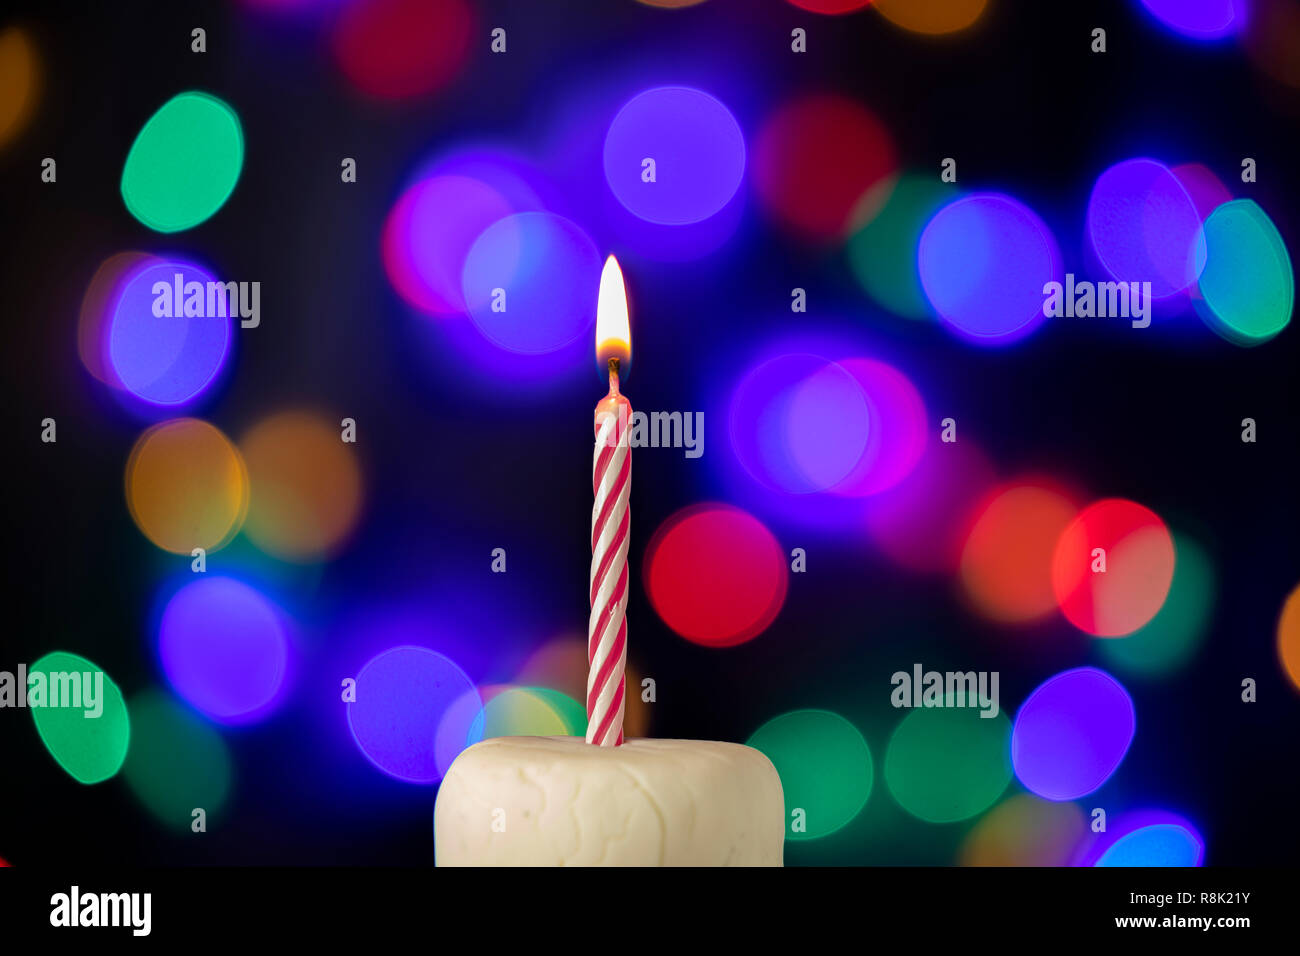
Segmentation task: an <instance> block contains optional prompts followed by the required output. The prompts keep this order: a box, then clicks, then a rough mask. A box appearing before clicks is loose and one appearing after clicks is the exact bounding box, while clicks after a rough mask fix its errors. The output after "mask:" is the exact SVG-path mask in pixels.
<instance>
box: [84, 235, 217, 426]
mask: <svg viewBox="0 0 1300 956" xmlns="http://www.w3.org/2000/svg"><path fill="white" fill-rule="evenodd" d="M178 276H179V279H178V278H177V277H178ZM178 283H179V286H180V290H181V291H180V293H179V297H180V298H181V303H182V306H183V308H184V309H185V311H186V312H189V311H190V305H189V303H191V302H193V303H195V304H197V302H198V301H199V300H198V299H197V298H196V299H191V296H201V297H202V302H203V306H202V310H201V311H202V312H203V313H204V314H202V315H192V314H183V315H178V314H176V313H175V311H174V309H175V304H176V303H175V300H176V299H177V297H178V293H177V292H176V288H177V284H178ZM209 283H213V284H215V283H216V280H215V279H214V278H213V276H212V274H211V273H210V272H208V271H207V270H206V269H204V268H202V267H200V266H198V265H196V264H194V263H192V262H187V261H185V260H183V259H161V258H157V257H153V256H150V257H148V258H146V259H144V260H142V261H139V262H137V263H136V264H135V265H134V266H133V267H132V268H131V269H129V271H127V273H126V274H125V275H124V276H123V278H122V279H121V280H120V282H118V283H116V284H115V285H114V292H115V296H114V298H113V299H112V300H111V307H110V313H109V319H108V328H107V337H106V348H107V356H108V364H109V365H110V366H111V368H112V383H115V384H117V385H120V386H121V387H122V388H124V389H126V390H127V391H128V392H130V393H131V394H132V395H134V396H136V397H137V398H141V399H143V400H144V401H146V402H148V403H150V404H152V405H162V406H179V405H185V404H187V403H189V402H191V401H194V400H195V399H197V398H199V397H200V396H201V395H202V394H203V393H204V392H206V391H208V390H209V389H210V387H211V386H212V385H213V383H214V382H215V381H216V379H217V376H218V375H219V374H220V373H221V371H222V370H223V369H224V367H225V365H226V361H227V359H228V357H229V353H230V347H231V343H232V334H231V330H232V328H233V326H234V324H235V323H236V322H238V321H239V318H238V316H237V315H236V317H234V318H231V317H229V316H225V317H223V316H221V315H219V314H217V312H218V309H217V308H216V306H217V305H218V304H219V302H218V300H220V302H222V303H227V302H228V300H227V299H226V298H225V296H224V293H223V294H222V295H221V296H218V295H215V294H213V295H211V296H209V294H208V290H209V289H210V288H213V289H214V290H215V288H216V286H215V285H214V286H211V287H210V286H209ZM223 288H224V287H223ZM209 302H211V303H212V305H211V306H209V304H208V303H209ZM159 303H164V305H162V306H160V305H159ZM235 308H236V311H237V310H238V303H236V306H235ZM159 311H165V312H167V313H170V314H164V315H158V314H157V313H158V312H159ZM227 311H229V308H228V304H227Z"/></svg>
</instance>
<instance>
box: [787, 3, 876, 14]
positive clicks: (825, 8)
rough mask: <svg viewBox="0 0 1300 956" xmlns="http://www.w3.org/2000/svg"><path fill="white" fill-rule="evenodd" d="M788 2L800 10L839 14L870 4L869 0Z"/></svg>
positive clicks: (851, 11)
mask: <svg viewBox="0 0 1300 956" xmlns="http://www.w3.org/2000/svg"><path fill="white" fill-rule="evenodd" d="M790 2H791V3H792V4H794V5H795V6H796V7H799V8H800V9H801V10H808V11H811V12H812V13H830V14H840V13H853V12H854V11H855V10H861V9H863V8H864V7H866V6H867V5H868V4H870V3H871V0H790Z"/></svg>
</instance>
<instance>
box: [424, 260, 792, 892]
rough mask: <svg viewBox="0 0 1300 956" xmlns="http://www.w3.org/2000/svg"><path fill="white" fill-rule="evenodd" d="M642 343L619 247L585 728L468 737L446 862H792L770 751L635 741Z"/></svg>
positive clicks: (457, 770)
mask: <svg viewBox="0 0 1300 956" xmlns="http://www.w3.org/2000/svg"><path fill="white" fill-rule="evenodd" d="M631 342H632V339H631V333H630V331H629V328H628V319H627V297H626V294H625V293H624V290H623V273H622V272H621V271H620V270H619V268H618V263H617V262H616V261H615V260H614V257H613V256H610V258H609V259H608V261H606V263H605V269H604V272H602V273H601V277H600V301H599V305H598V307H597V315H596V355H597V356H598V358H599V360H600V361H601V362H602V363H603V364H604V366H605V367H606V368H608V369H609V394H608V395H607V396H605V398H604V399H603V400H602V401H601V402H600V404H599V405H597V406H596V449H595V456H594V458H595V461H594V465H593V468H592V485H593V487H594V490H595V498H596V500H595V503H594V505H593V506H592V510H591V618H590V620H589V622H588V636H589V641H588V659H589V667H588V673H587V736H586V739H583V738H582V737H569V736H563V737H493V738H490V739H488V740H481V741H479V742H478V743H476V744H474V745H473V746H470V747H467V748H466V749H465V750H464V752H462V753H461V754H460V756H458V757H457V758H456V760H455V761H454V762H453V763H452V765H451V767H450V768H449V769H448V770H447V776H446V778H445V779H444V780H443V781H442V785H441V787H439V789H438V800H437V803H436V804H435V805H434V811H433V834H434V837H433V838H434V852H435V855H436V857H437V862H438V865H439V866H780V865H781V861H782V850H783V847H784V837H785V834H784V830H785V798H784V795H783V793H782V791H781V778H780V777H778V776H777V773H776V768H775V767H773V766H772V762H771V761H770V760H768V759H767V758H766V757H765V756H763V754H761V753H759V752H758V751H757V750H754V749H753V748H752V747H745V746H742V745H740V744H733V743H721V742H718V741H713V740H662V739H654V738H648V737H641V738H637V739H635V740H629V741H627V742H626V743H624V742H623V699H624V696H623V695H624V693H625V687H624V678H623V668H624V663H625V662H626V660H627V619H626V612H627V593H628V573H627V546H628V493H629V491H630V490H631V487H632V458H631V453H630V451H629V446H628V427H629V425H630V423H631V416H632V407H631V405H630V404H629V403H628V400H627V399H626V398H624V397H623V396H622V395H621V394H620V393H619V389H618V384H619V383H618V373H619V369H620V367H623V366H624V365H625V363H626V362H627V361H628V360H629V359H630V358H631V355H632V345H631ZM593 744H595V745H597V746H592V745H593Z"/></svg>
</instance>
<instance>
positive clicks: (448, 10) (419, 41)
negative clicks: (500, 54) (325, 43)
mask: <svg viewBox="0 0 1300 956" xmlns="http://www.w3.org/2000/svg"><path fill="white" fill-rule="evenodd" d="M474 29H475V23H474V15H473V11H472V10H471V8H470V6H469V4H467V3H466V2H465V0H348V2H347V4H346V6H345V7H344V8H343V11H342V13H341V14H340V16H339V18H338V20H337V22H336V23H335V26H334V34H333V40H332V42H333V48H334V56H335V59H336V60H337V61H338V64H339V68H340V69H341V70H342V71H343V74H344V76H346V77H347V78H348V79H349V80H350V81H351V82H352V84H353V85H354V86H356V88H357V89H359V90H360V91H361V92H362V93H364V94H366V95H368V96H372V97H375V98H377V99H384V100H407V99H413V98H417V97H422V96H425V95H428V94H430V93H433V92H434V91H436V90H438V89H441V88H442V87H444V86H446V85H447V84H448V83H449V82H450V81H451V80H452V79H453V78H454V77H455V76H456V75H457V74H458V73H459V72H460V71H461V69H462V68H463V67H464V65H465V62H466V61H467V60H468V58H469V53H470V48H471V47H470V45H471V38H472V37H473V35H474Z"/></svg>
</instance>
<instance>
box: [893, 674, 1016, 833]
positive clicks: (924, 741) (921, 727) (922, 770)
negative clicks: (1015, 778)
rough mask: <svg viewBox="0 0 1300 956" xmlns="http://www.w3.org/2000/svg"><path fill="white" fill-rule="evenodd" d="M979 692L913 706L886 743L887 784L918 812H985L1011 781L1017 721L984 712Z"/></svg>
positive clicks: (941, 818) (939, 817) (957, 816)
mask: <svg viewBox="0 0 1300 956" xmlns="http://www.w3.org/2000/svg"><path fill="white" fill-rule="evenodd" d="M985 713H988V711H985V710H981V708H980V703H979V701H978V700H976V699H975V698H974V697H973V696H972V697H969V698H967V697H964V696H959V695H957V694H947V695H945V697H944V706H943V707H932V708H926V707H922V708H919V709H916V710H913V711H911V712H910V713H908V714H907V716H906V717H904V718H903V719H902V720H901V721H900V722H899V724H898V726H897V727H896V728H895V729H894V733H893V735H892V736H891V737H890V738H889V744H888V746H887V747H886V748H885V784H886V786H888V787H889V792H890V793H891V794H892V795H893V797H894V799H895V800H897V801H898V805H899V806H901V807H902V808H903V809H904V810H906V811H907V812H908V813H910V814H912V816H914V817H917V818H918V819H921V820H925V821H926V822H927V823H954V822H956V821H958V820H967V819H969V818H970V817H973V816H975V815H976V814H978V813H983V812H984V811H985V810H987V809H988V808H989V807H990V806H992V805H993V802H994V801H995V800H997V799H998V797H1000V796H1001V795H1002V792H1003V791H1004V790H1006V788H1007V784H1008V783H1010V782H1011V762H1010V760H1009V759H1008V756H1007V740H1008V738H1009V737H1010V734H1011V723H1010V721H1008V720H1007V717H1006V715H1005V714H1003V713H1001V712H999V713H997V714H996V715H995V716H993V717H985V716H982V714H985Z"/></svg>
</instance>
